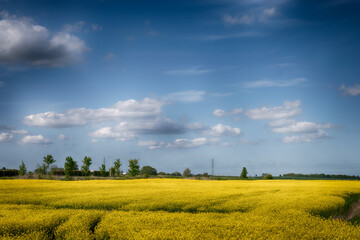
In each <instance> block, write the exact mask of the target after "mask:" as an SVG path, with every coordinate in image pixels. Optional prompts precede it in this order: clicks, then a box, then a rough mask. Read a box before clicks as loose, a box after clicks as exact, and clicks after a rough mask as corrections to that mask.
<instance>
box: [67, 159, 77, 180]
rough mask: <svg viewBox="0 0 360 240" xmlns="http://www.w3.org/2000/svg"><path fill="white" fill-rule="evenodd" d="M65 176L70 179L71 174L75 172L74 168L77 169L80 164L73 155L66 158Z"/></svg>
mask: <svg viewBox="0 0 360 240" xmlns="http://www.w3.org/2000/svg"><path fill="white" fill-rule="evenodd" d="M64 167H65V177H66V178H67V179H70V178H71V176H72V175H73V174H74V170H77V168H78V165H77V163H76V162H75V161H74V160H73V158H72V157H70V156H68V157H66V159H65V166H64Z"/></svg>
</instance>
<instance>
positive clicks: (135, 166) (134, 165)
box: [129, 158, 140, 176]
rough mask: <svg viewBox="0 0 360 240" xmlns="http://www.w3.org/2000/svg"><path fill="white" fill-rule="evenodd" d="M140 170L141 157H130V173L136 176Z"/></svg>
mask: <svg viewBox="0 0 360 240" xmlns="http://www.w3.org/2000/svg"><path fill="white" fill-rule="evenodd" d="M139 172H140V165H139V159H136V158H134V159H129V174H130V175H131V176H136V175H138V174H139Z"/></svg>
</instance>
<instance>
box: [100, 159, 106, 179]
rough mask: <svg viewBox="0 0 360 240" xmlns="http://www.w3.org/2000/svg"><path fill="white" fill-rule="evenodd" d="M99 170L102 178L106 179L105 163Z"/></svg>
mask: <svg viewBox="0 0 360 240" xmlns="http://www.w3.org/2000/svg"><path fill="white" fill-rule="evenodd" d="M99 170H100V176H102V177H106V175H107V173H106V165H105V161H104V163H103V164H101V167H100V168H99Z"/></svg>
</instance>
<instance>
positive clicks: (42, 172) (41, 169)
mask: <svg viewBox="0 0 360 240" xmlns="http://www.w3.org/2000/svg"><path fill="white" fill-rule="evenodd" d="M47 168H48V167H47V166H46V164H45V163H43V164H42V165H40V164H36V169H35V173H36V174H38V175H39V176H40V175H46V171H47Z"/></svg>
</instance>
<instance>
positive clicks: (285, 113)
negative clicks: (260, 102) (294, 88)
mask: <svg viewBox="0 0 360 240" xmlns="http://www.w3.org/2000/svg"><path fill="white" fill-rule="evenodd" d="M300 104H301V102H300V100H296V101H293V102H289V101H286V102H284V104H283V105H282V106H278V107H261V108H255V109H250V110H247V111H245V115H246V116H247V117H248V118H250V119H257V120H261V119H268V120H272V119H282V118H291V117H294V116H296V115H298V114H300V113H301V109H300Z"/></svg>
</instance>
